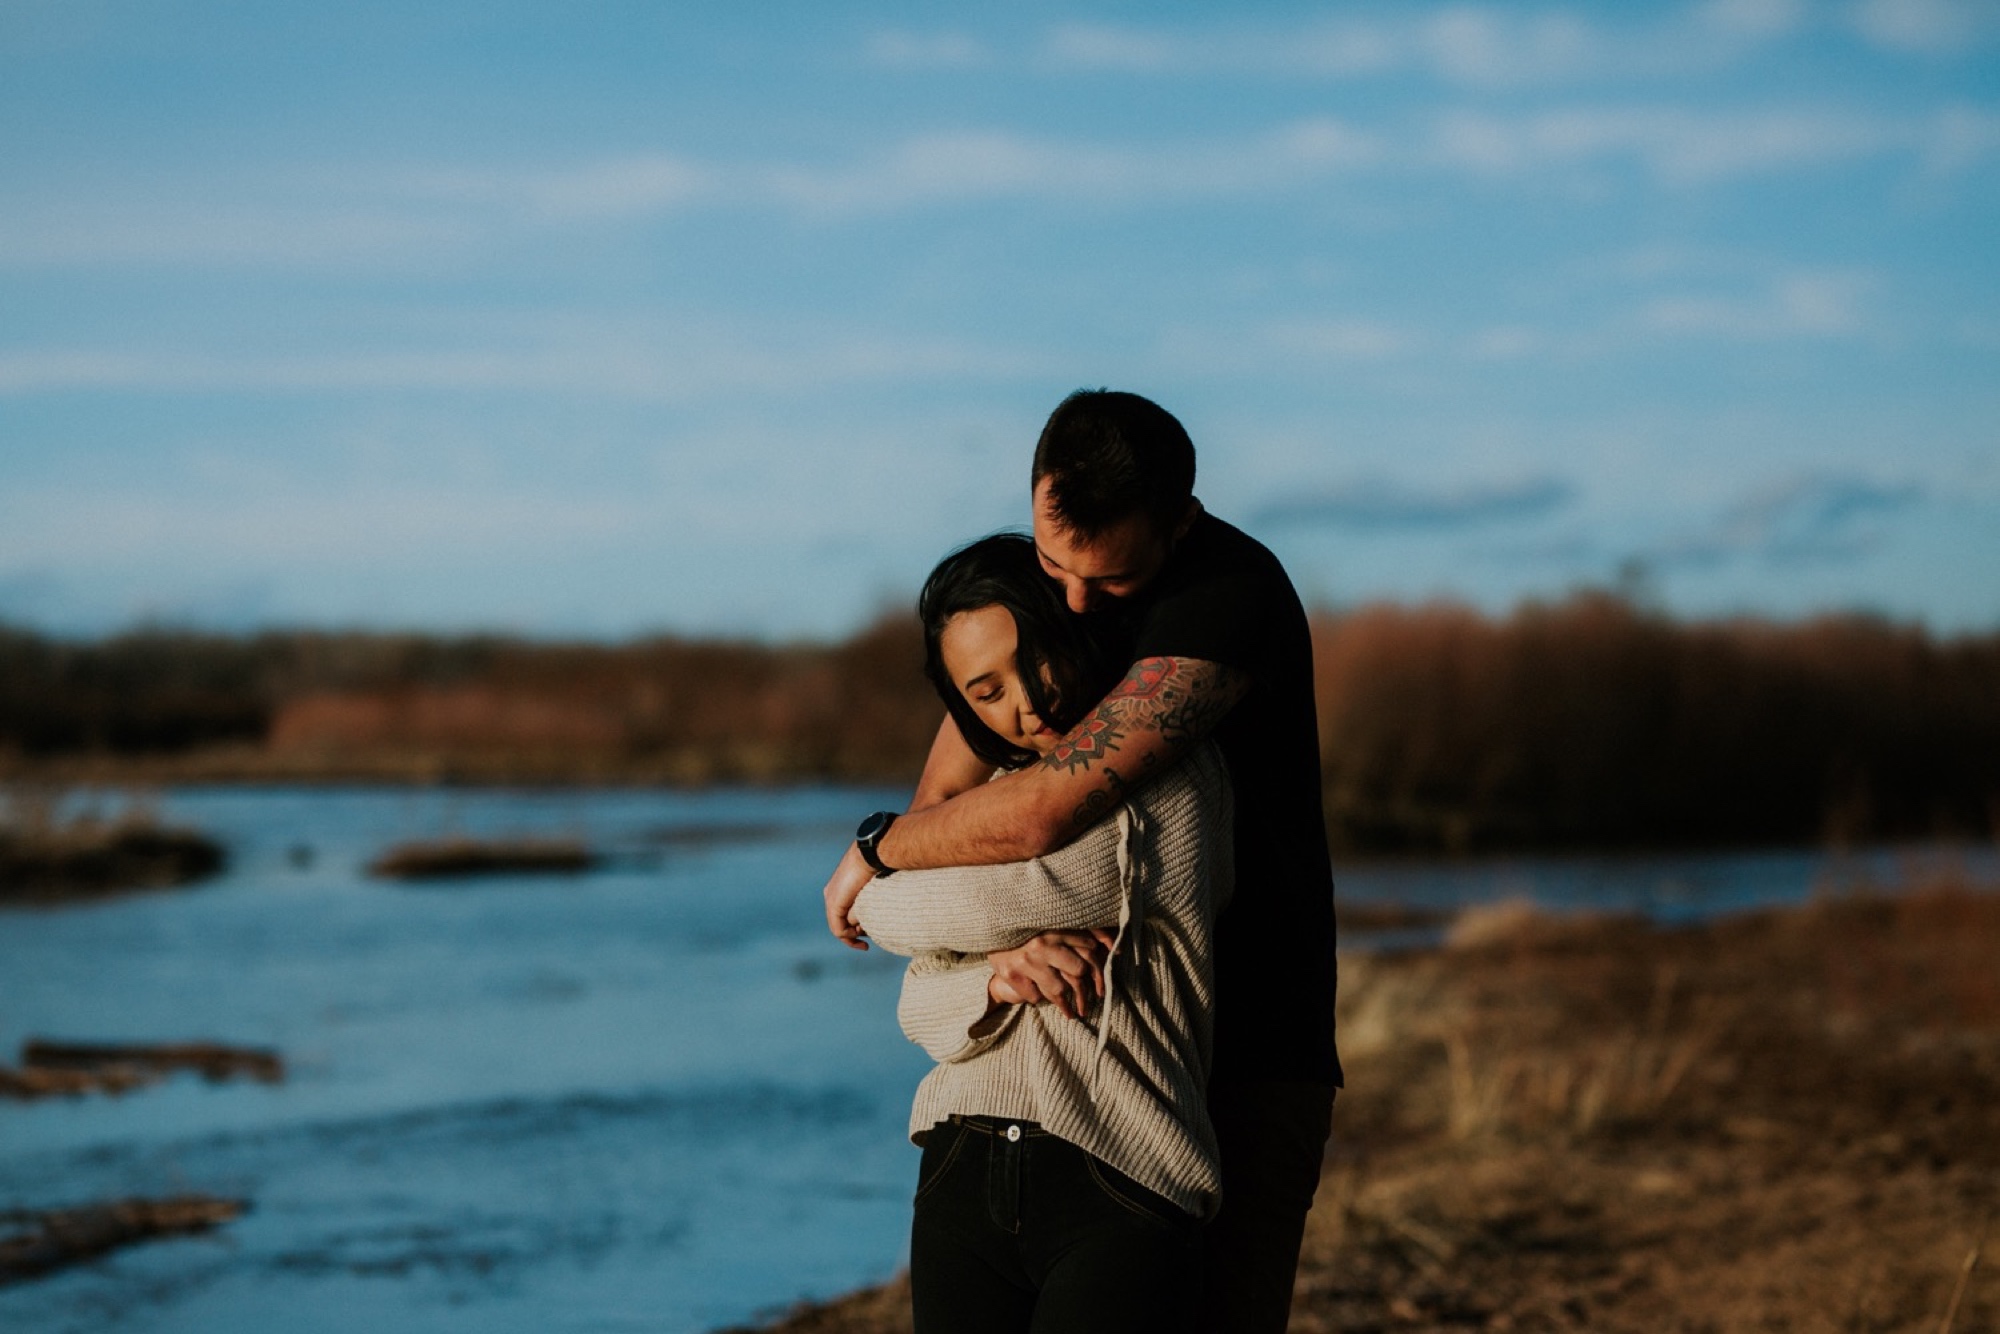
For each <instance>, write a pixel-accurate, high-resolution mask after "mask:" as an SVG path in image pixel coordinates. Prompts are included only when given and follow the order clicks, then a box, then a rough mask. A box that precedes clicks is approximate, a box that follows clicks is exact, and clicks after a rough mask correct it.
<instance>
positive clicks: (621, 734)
mask: <svg viewBox="0 0 2000 1334" xmlns="http://www.w3.org/2000/svg"><path fill="white" fill-rule="evenodd" d="M1315 641H1316V652H1317V662H1318V694H1319V711H1320V741H1321V751H1322V754H1323V756H1324V758H1325V763H1326V807H1327V814H1328V818H1329V827H1330V831H1331V834H1332V838H1333V841H1334V843H1335V845H1336V846H1337V847H1339V848H1341V849H1343V850H1349V851H1356V850H1359V851H1372V850H1398V849H1409V850H1447V851H1481V850H1492V849H1501V848H1547V847H1583V846H1601V847H1639V846H1688V845H1702V844H1720V843H1741V842H1760V841H1773V840H1793V841H1796V840H1804V841H1819V840H1831V841H1856V840H1863V839H1876V838H1908V837H1931V836H1952V837H1972V838H1982V839H1983V838H1991V837H1994V836H1996V835H2000V635H1984V636H1978V637H1961V638H1952V639H1941V638H1938V637H1934V636H1931V635H1928V634H1926V633H1924V632H1922V631H1919V630H1915V629H1911V628H1907V627H1901V626H1895V625H1891V624H1887V623H1884V622H1881V621H1878V620H1872V619H1867V618H1858V617H1846V618H1827V619H1820V620H1813V621H1806V622H1799V623H1792V624H1771V623H1764V622H1756V621H1718V622H1696V623H1686V622H1676V621H1672V620H1669V619H1667V618H1665V617H1662V616H1659V615H1656V614H1652V613H1648V612H1645V611H1643V610H1640V609H1636V608H1634V607H1632V606H1630V605H1628V604H1626V603H1624V602H1621V601H1619V600H1617V599H1615V598H1611V597H1608V596H1602V595H1582V596H1578V597H1576V598H1573V599H1571V600H1569V601H1566V602H1562V603H1559V604H1554V605H1545V606H1530V607H1526V608H1524V609H1522V610H1520V611H1518V612H1516V613H1515V614H1513V615H1512V616H1509V617H1507V618H1504V619H1495V618H1491V617H1485V616H1481V615H1479V614H1477V613H1475V612H1471V611H1468V610H1465V609H1462V608H1454V607H1420V608H1399V607H1372V608H1366V609H1363V610H1360V611H1356V612H1352V613H1348V614H1344V615H1337V616H1336V615H1324V616H1321V617H1320V618H1319V619H1318V620H1317V622H1316V624H1315ZM919 657H920V648H919V645H918V642H917V636H916V632H915V629H914V626H912V625H911V624H910V623H909V618H907V617H893V618H889V619H886V620H884V621H882V622H880V623H878V624H876V625H874V626H872V627H870V628H869V629H867V630H865V631H863V632H862V633H861V634H859V635H856V636H855V637H854V638H852V639H850V640H848V641H846V642H844V643H840V644H832V645H789V646H772V645H764V644H756V643H740V642H715V641H692V640H680V639H672V638H660V639H652V640H646V641H640V642H634V643H628V644H621V645H592V644H561V643H538V642H531V641H522V640H513V639H504V638H494V637H478V638H434V637H424V636H396V635H374V634H328V633H309V632H297V633H274V634H265V635H259V636H254V637H245V638H230V637H217V636H204V635H195V634H186V633H178V632H164V631H147V632H140V633H133V634H128V635H121V636H118V637H115V638H111V639H106V640H102V641H98V642H94V643H71V642H63V641H55V640H49V639H46V638H42V637H39V636H35V635H31V634H26V633H21V632H11V633H10V632H0V769H11V770H12V771H13V772H15V773H17V774H31V775H49V774H56V775H61V774H71V775H87V776H98V777H133V776H142V777H157V778H176V777H178V778H293V779H320V778H375V779H416V780H433V781H436V780H445V781H450V780H457V781H475V782H549V781H562V782H593V781H595V782H709V781H740V780H751V781H770V780H795V779H874V780H883V781H890V782H902V781H907V780H909V779H910V778H912V777H914V775H915V773H916V772H917V770H918V769H919V768H920V767H921V765H922V761H923V756H924V753H925V750H926V748H927V746H928V744H929V741H930V738H931V735H932V733H933V731H934V730H935V727H936V724H937V720H938V717H939V713H938V708H937V705H936V703H935V701H934V700H933V699H932V697H931V695H930V693H929V690H928V688H927V687H926V686H925V685H924V683H923V681H922V680H921V677H920V674H919V671H918V663H919Z"/></svg>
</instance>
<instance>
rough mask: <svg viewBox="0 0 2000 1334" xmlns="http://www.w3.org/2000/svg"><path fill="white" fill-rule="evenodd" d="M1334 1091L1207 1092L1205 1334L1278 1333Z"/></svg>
mask: <svg viewBox="0 0 2000 1334" xmlns="http://www.w3.org/2000/svg"><path fill="white" fill-rule="evenodd" d="M1334 1092H1335V1090H1334V1088H1333V1086H1332V1085H1331V1084H1316V1083H1310V1082H1307V1081H1303V1080H1257V1081H1248V1082H1244V1083H1228V1084H1224V1083H1214V1084H1210V1085H1209V1088H1208V1114H1209V1119H1210V1120H1212V1121H1213V1122H1214V1123H1215V1138H1216V1141H1217V1142H1218V1143H1219V1144H1220V1145H1221V1146H1222V1211H1221V1212H1220V1213H1218V1214H1217V1215H1216V1216H1215V1221H1214V1222H1213V1223H1211V1224H1210V1225H1209V1228H1208V1234H1207V1236H1206V1238H1205V1245H1206V1251H1207V1271H1208V1316H1207V1318H1206V1323H1205V1324H1204V1326H1203V1329H1204V1330H1205V1331H1206V1332H1207V1334H1284V1329H1285V1326H1286V1324H1287V1322H1288V1320H1289V1317H1290V1313H1291V1308H1292V1284H1293V1282H1294V1280H1295V1279H1296V1277H1297V1274H1298V1267H1299V1243H1300V1242H1301V1241H1302V1240H1303V1238H1304V1236H1305V1227H1306V1214H1307V1213H1308V1212H1309V1211H1310V1210H1311V1209H1312V1202H1313V1192H1314V1190H1315V1189H1317V1188H1318V1186H1319V1173H1320V1164H1321V1162H1322V1161H1323V1159H1324V1158H1325V1156H1326V1141H1327V1135H1328V1132H1329V1130H1330V1129H1331V1126H1332V1122H1333V1097H1334Z"/></svg>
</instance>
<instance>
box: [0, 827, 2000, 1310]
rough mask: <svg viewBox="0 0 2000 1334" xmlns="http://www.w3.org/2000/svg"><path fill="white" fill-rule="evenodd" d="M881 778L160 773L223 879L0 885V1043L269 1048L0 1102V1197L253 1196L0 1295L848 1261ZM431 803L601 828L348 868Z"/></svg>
mask: <svg viewBox="0 0 2000 1334" xmlns="http://www.w3.org/2000/svg"><path fill="white" fill-rule="evenodd" d="M896 800H897V797H896V795H895V794H892V793H883V792H879V791H858V790H804V791H788V792H711V793H671V794H669V793H632V792H614V793H585V792H563V793H470V792H459V793H450V792H437V791H416V792H408V791H377V790H366V791H338V790H335V791H328V790H314V791H296V790H292V791H256V790H214V791H188V792H181V793H177V794H174V795H172V796H171V797H170V798H169V799H168V800H167V801H166V802H165V803H164V809H163V814H164V815H165V816H166V817H167V818H169V819H172V820H177V821H185V822H187V823H190V824H193V825H196V826H198V827H201V828H203V829H206V830H208V831H210V832H212V833H214V834H216V835H218V836H219V837H221V838H223V839H224V840H225V841H227V843H228V844H229V846H230V849H231V854H232V860H231V867H230V870H229V872H228V874H227V875H226V876H225V877H224V878H222V879H220V880H218V881H214V882H211V883H210V884H208V885H205V886H201V887H198V888H195V889H191V890H185V891H176V892H165V893H157V894H148V895H136V896H132V897H128V898H121V899H116V900H111V901H106V902H101V903H94V904H88V905H83V906H78V907H71V908H64V909H60V910H48V911H19V912H11V913H6V914H4V915H0V1048H4V1052H5V1054H6V1055H10V1056H11V1055H12V1053H13V1051H14V1049H16V1048H17V1047H18V1044H19V1043H20V1042H21V1041H22V1040H23V1039H25V1038H27V1037H30V1036H41V1037H53V1038H72V1039H119V1040H161V1041H167V1040H180V1039H187V1038H214V1039H219V1040H222V1041H227V1042H237V1043H248V1044H255V1045H268V1046H272V1047H276V1048H278V1049H279V1050H281V1051H282V1052H283V1053H284V1054H285V1056H286V1058H287V1061H288V1063H289V1066H290V1070H291V1075H290V1078H289V1080H288V1081H287V1082H286V1083H285V1084H283V1085H280V1086H277V1087H269V1088H266V1087H260V1086H256V1085H223V1086H208V1085H203V1084H201V1083H199V1082H196V1081H193V1080H186V1079H183V1080H178V1081H175V1082H172V1083H169V1084H167V1085H163V1086H159V1087H155V1088H153V1089H148V1090H143V1091H140V1092H138V1093H135V1094H133V1095H131V1096H129V1097H126V1098H123V1099H116V1100H114V1099H93V1100H87V1101H76V1102H55V1103H38V1104H32V1105H0V1208H5V1207H10V1206H21V1207H48V1206H55V1205H61V1204H67V1203H74V1202H81V1201H84V1200H89V1199H96V1198H103V1197H107V1196H114V1195H124V1194H134V1195H159V1194H170V1193H175V1192H181V1191H199V1192H205V1193H210V1194H217V1195H229V1196H240V1197H244V1198H247V1199H249V1200H251V1201H252V1202H253V1206H254V1209H253V1212H252V1213H251V1214H249V1215H248V1216H246V1217H245V1218H243V1219H241V1220H239V1221H238V1222H236V1223H234V1224H232V1225H230V1226H229V1227H227V1228H226V1229H224V1230H223V1231H222V1232H220V1233H218V1234H216V1235H215V1236H213V1237H209V1238H203V1239H196V1240H185V1241H175V1242H170V1243H163V1244H158V1245H153V1246H147V1247H142V1248H138V1249H135V1250H131V1251H127V1252H124V1253H122V1254H119V1255H117V1256H114V1257H112V1258H111V1259H109V1260H107V1261H104V1262H101V1263H99V1264H97V1265H95V1266H91V1267H87V1268H84V1269H80V1270H76V1271H72V1272H69V1273H66V1274H62V1275H59V1276H57V1277H54V1278H51V1279H48V1280H45V1281H41V1282H37V1283H31V1284H24V1285H20V1286H16V1287H13V1288H8V1289H4V1290H0V1328H4V1329H7V1330H10V1331H12V1330H23V1331H28V1330H36V1331H39V1330H50V1331H57V1330H61V1331H68V1330H78V1331H81V1330H86V1329H90V1330H97V1329H112V1330H118V1329H129V1330H140V1329H143V1330H148V1331H154V1330H165V1331H177V1330H190V1331H191V1330H203V1331H220V1332H221V1334H230V1332H231V1331H251V1330H256V1331H260V1332H261V1331H264V1330H269V1329H285V1330H296V1331H318V1330H327V1331H333V1330H343V1331H344V1330H352V1329H355V1328H366V1327H369V1326H371V1325H372V1326H373V1327H375V1328H380V1329H384V1330H396V1331H419V1330H423V1331H428V1330H460V1329H463V1330H474V1329H477V1330H480V1331H510V1330H521V1331H529V1330H534V1331H542V1330H621V1329H634V1330H637V1329H646V1330H664V1331H675V1330H688V1331H694V1330H705V1329H713V1328H715V1327H718V1326H721V1325H725V1324H730V1323H735V1322H739V1321H742V1320H744V1319H747V1318H748V1317H750V1316H751V1315H752V1314H754V1313H755V1312H758V1311H760V1310H768V1309H771V1308H773V1307H777V1306H781V1305H783V1304H785V1303H788V1302H790V1301H793V1300H796V1299H798V1298H800V1297H804V1296H814V1295H830V1294H832V1293H834V1292H838V1291H842V1290H845V1289H847V1288H849V1287H852V1286H854V1285H856V1284H858V1283H861V1282H864V1281H867V1280H870V1279H875V1278H880V1277H884V1276H886V1275H887V1274H888V1273H890V1272H891V1271H893V1270H894V1269H895V1268H896V1267H897V1265H898V1264H899V1263H900V1261H901V1258H902V1248H903V1240H904V1229H905V1227H906V1226H907V1210H908V1204H907V1201H908V1193H909V1189H910V1186H911V1182H912V1178H913V1174H914V1171H915V1151H914V1150H913V1149H911V1148H910V1147H909V1146H908V1145H907V1144H906V1143H905V1142H904V1140H903V1137H902V1136H903V1128H904V1117H905V1115H906V1112H907V1107H908V1098H909V1094H910V1091H911V1089H912V1087H913V1086H914V1085H915V1083H916V1080H917V1078H918V1077H919V1076H920V1075H921V1074H922V1072H923V1069H924V1060H923V1058H922V1056H921V1054H920V1053H918V1052H917V1051H916V1050H915V1049H914V1048H912V1047H909V1046H908V1045H907V1044H906V1043H904V1042H903V1041H902V1038H901V1036H900V1034H899V1033H898V1032H897V1030H896V1026H895V1018H894V1001H895V989H896V984H897V980H898V975H899V967H900V966H899V964H898V962H897V961H896V960H894V959H891V958H888V957H886V956H884V955H882V954H880V953H879V952H871V953H868V954H865V955H864V954H856V953H852V952H849V951H847V950H844V949H841V948H840V947H839V946H837V945H836V944H834V943H833V942H832V941H831V940H830V939H829V938H828V937H827V936H826V934H825V930H824V927H823V925H822V924H821V918H820V906H819V896H818V889H819V886H820V884H821V883H822V881H823V878H824V875H825V873H826V871H827V870H828V869H829V867H830V865H831V862H832V860H833V857H834V856H835V854H836V853H837V852H838V850H839V848H840V844H841V841H842V839H843V837H844V835H845V834H846V832H847V831H849V830H851V829H852V827H853V822H854V820H855V818H857V816H858V814H859V813H863V812H866V811H869V810H873V809H878V808H879V807H881V806H884V805H891V804H894V803H895V802H896ZM444 834H463V835H468V836H480V835H501V834H505V835H521V834H532V835H540V836H550V837H573V838H580V839H583V840H585V841H587V842H589V843H590V844H591V845H592V846H594V847H595V848H597V849H598V850H600V851H602V852H604V853H606V854H607V856H608V860H607V862H606V864H605V866H604V867H603V869H601V870H599V871H596V872H594V873H592V874H590V875H588V876H583V877H562V878H555V879H534V878H531V877H499V878H495V879H492V880H485V881H480V882H478V883H476V884H466V885H463V886H460V887H456V888H453V889H451V890H449V891H442V890H438V889H429V888H426V889H417V888H411V887H408V886H401V885H396V884H392V883H387V882H380V881H371V880H369V879H367V878H365V877H364V876H363V874H362V872H361V869H360V868H361V867H362V866H363V865H364V864H365V863H366V862H367V861H368V860H369V859H370V858H372V857H373V856H375V855H376V854H377V853H379V852H380V851H381V850H382V849H383V848H384V847H386V846H388V845H389V844H391V843H395V842H399V841H403V840H407V839H415V838H434V837H438V836H440V835H444ZM1908 856H1909V854H1904V853H1875V854H1870V855H1869V856H1867V857H1862V858H1854V859H1849V860H1847V861H1844V862H1841V863H1838V864H1829V863H1827V862H1825V861H1824V860H1823V859H1821V858H1819V857H1817V856H1814V855H1810V854H1805V853H1758V854H1736V855H1730V856H1717V857H1700V858H1688V857H1678V858H1623V859H1575V860H1523V861H1518V862H1510V863H1499V862H1496V863H1481V864H1475V865H1462V866H1451V865H1435V864H1387V865H1375V866H1358V867H1354V868H1351V869H1345V870H1343V873H1342V876H1341V891H1342V894H1343V895H1344V896H1346V897H1348V898H1350V899H1353V900H1355V901H1357V902H1364V901H1365V902H1381V901H1397V902H1401V903H1404V904H1407V905H1411V906H1414V907H1420V908H1422V907H1429V908H1449V907H1454V906H1458V905H1462V904H1465V903H1470V902H1485V901H1491V900H1494V899H1501V898H1507V897H1510V896H1519V895H1528V896H1531V897H1533V898H1535V899H1537V900H1539V901H1542V902H1545V903H1548V904H1550V905H1552V906H1557V907H1574V906H1578V905H1585V904H1588V905H1595V906H1605V907H1612V908H1619V909H1633V910H1638V911H1643V912H1647V913H1651V914H1653V915H1656V916H1659V917H1662V918H1667V919H1679V918H1686V917H1693V916H1699V915H1701V914H1704V913H1709V912H1714V911H1717V910H1722V909H1732V908H1738V907H1744V906H1749V905H1753V904H1757V903H1766V902H1777V901H1785V900H1789V899H1796V898H1799V897H1801V896H1803V895H1804V894H1806V893H1807V892H1809V890H1810V888H1811V886H1812V885H1813V883H1814V882H1815V880H1816V879H1822V878H1825V877H1827V876H1829V875H1832V876H1835V877H1837V878H1839V877H1844V878H1845V879H1846V880H1847V881H1849V882H1853V881H1856V880H1863V879H1872V880H1874V881H1878V882H1890V881H1893V880H1894V879H1896V878H1898V877H1899V876H1900V875H1901V874H1902V873H1903V871H1904V869H1905V867H1904V865H1903V862H1904V861H1905V860H1907V858H1908ZM1984 860H1985V862H1986V863H1987V865H1988V866H1989V867H1990V865H1991V863H1992V861H1993V858H1992V857H1991V855H1990V854H1989V855H1987V856H1986V858H1985V859H1984ZM1359 917H1360V914H1358V913H1357V918H1359ZM1380 938H1381V937H1378V939H1380ZM1367 940H1368V937H1367V935H1366V934H1365V933H1357V932H1350V933H1349V939H1348V942H1347V943H1348V944H1349V945H1356V944H1366V943H1367Z"/></svg>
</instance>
